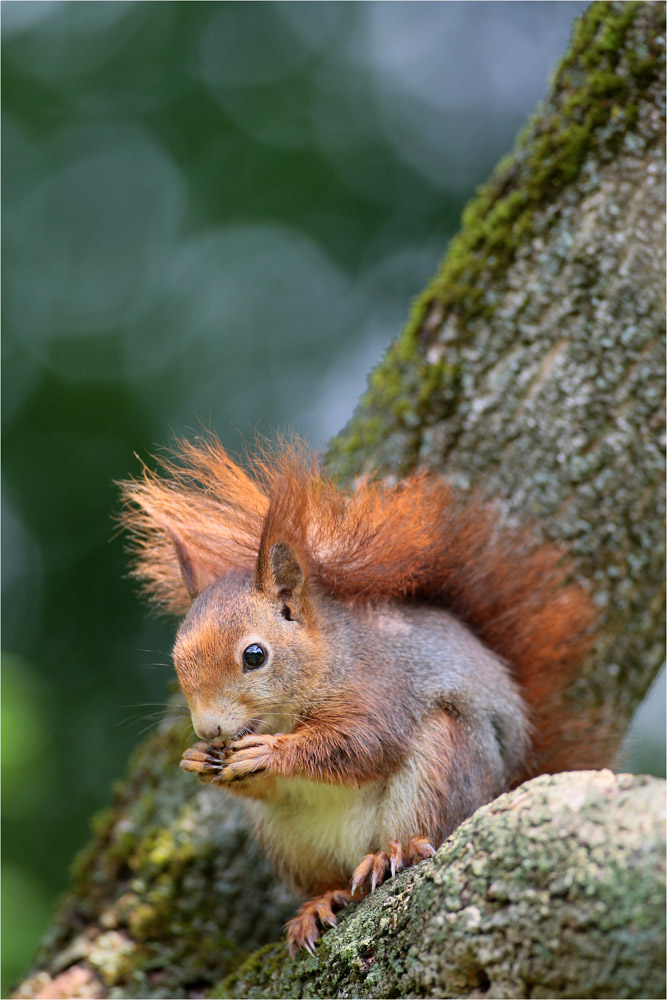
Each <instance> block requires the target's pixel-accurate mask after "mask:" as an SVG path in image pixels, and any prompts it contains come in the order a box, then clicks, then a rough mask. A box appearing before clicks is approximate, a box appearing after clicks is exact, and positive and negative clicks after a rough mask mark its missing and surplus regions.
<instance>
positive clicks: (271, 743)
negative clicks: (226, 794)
mask: <svg viewBox="0 0 667 1000" xmlns="http://www.w3.org/2000/svg"><path fill="white" fill-rule="evenodd" d="M287 740H288V737H287V736H285V735H284V734H283V733H276V734H275V735H274V736H272V735H270V734H269V733H261V734H260V733H251V734H250V735H249V736H242V737H241V738H240V739H238V740H234V742H233V743H230V744H229V746H228V747H227V748H226V752H225V766H224V769H223V771H222V774H221V775H220V783H221V784H222V783H224V784H228V783H230V782H232V781H241V780H243V779H244V778H249V777H252V776H253V775H255V774H262V773H267V772H273V773H274V774H276V773H278V771H279V769H280V770H281V771H282V770H283V769H282V768H279V764H280V761H281V751H282V750H283V748H284V746H285V744H286V742H287Z"/></svg>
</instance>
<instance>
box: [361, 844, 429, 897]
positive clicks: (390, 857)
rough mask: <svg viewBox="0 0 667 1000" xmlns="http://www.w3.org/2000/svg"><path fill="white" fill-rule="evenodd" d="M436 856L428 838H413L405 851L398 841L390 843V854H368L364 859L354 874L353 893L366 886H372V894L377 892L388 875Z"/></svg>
mask: <svg viewBox="0 0 667 1000" xmlns="http://www.w3.org/2000/svg"><path fill="white" fill-rule="evenodd" d="M434 854H435V848H434V847H433V845H432V844H430V843H429V841H428V839H427V838H426V837H412V838H411V840H409V841H408V843H407V845H406V847H405V850H404V849H403V847H402V846H401V844H400V843H399V842H398V841H397V840H390V841H389V854H387V853H386V851H376V853H375V854H367V855H366V856H365V857H363V858H362V859H361V861H360V863H359V864H358V865H357V867H356V868H355V869H354V871H353V873H352V884H351V890H352V892H356V891H357V890H358V889H360V888H363V887H364V886H370V890H371V892H375V889H376V887H377V886H378V885H381V884H382V883H383V882H384V880H385V878H386V877H387V873H388V872H391V875H392V877H393V876H394V875H395V874H396V873H397V872H400V871H402V870H403V869H404V868H410V867H412V865H416V864H418V863H419V862H420V861H424V860H425V859H426V858H431V857H433V855H434Z"/></svg>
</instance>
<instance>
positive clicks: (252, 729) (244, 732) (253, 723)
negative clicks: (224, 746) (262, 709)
mask: <svg viewBox="0 0 667 1000" xmlns="http://www.w3.org/2000/svg"><path fill="white" fill-rule="evenodd" d="M263 721H264V720H263V719H251V720H250V722H248V723H246V725H245V726H244V727H243V729H239V731H238V733H234V735H233V736H232V738H231V740H230V743H235V742H236V740H240V739H242V738H243V737H244V736H252V734H253V733H256V732H257V730H258V729H259V727H260V726H261V724H262V722H263Z"/></svg>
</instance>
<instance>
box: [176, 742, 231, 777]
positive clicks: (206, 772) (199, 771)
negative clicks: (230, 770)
mask: <svg viewBox="0 0 667 1000" xmlns="http://www.w3.org/2000/svg"><path fill="white" fill-rule="evenodd" d="M224 753H225V748H224V747H218V746H215V745H214V744H213V743H204V742H203V741H200V742H199V743H195V745H194V746H193V747H188V749H187V750H186V751H185V753H184V754H183V759H182V760H181V763H180V765H179V766H180V768H181V771H194V773H195V774H196V775H197V779H198V780H199V781H202V782H204V784H206V783H207V782H209V781H213V780H214V779H215V778H219V777H220V775H221V773H222V769H223V767H224Z"/></svg>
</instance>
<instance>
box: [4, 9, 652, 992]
mask: <svg viewBox="0 0 667 1000" xmlns="http://www.w3.org/2000/svg"><path fill="white" fill-rule="evenodd" d="M663 148H664V5H663V4H658V3H655V4H654V3H639V4H636V3H601V2H597V3H594V4H592V6H591V8H589V10H588V12H587V13H586V14H585V15H584V17H583V18H582V19H581V20H580V21H579V22H578V24H577V26H576V28H575V32H574V35H573V40H572V44H571V47H570V50H569V52H568V53H567V55H566V56H565V59H564V61H563V63H562V65H561V67H560V69H559V71H558V73H557V75H556V78H555V81H554V85H553V88H552V92H551V94H550V96H549V98H548V99H547V101H546V102H545V104H544V106H543V107H542V108H541V109H539V110H538V112H537V113H536V115H535V116H534V117H533V119H531V121H530V122H529V124H528V126H527V127H526V130H525V132H524V133H523V135H522V136H521V137H520V139H519V141H518V144H517V147H516V149H515V151H514V152H513V153H512V155H511V156H510V157H508V158H507V160H506V161H504V162H503V163H502V164H501V165H500V166H499V168H498V170H497V172H496V174H495V175H494V176H493V177H492V179H491V180H490V182H489V184H488V185H487V186H486V187H485V188H484V189H483V190H482V191H481V192H480V193H479V195H478V197H477V199H476V200H475V201H474V202H473V203H472V204H471V205H470V207H469V208H468V210H467V211H466V214H465V216H464V220H463V227H462V230H461V233H460V235H459V236H458V237H457V238H456V239H455V240H454V241H453V243H452V245H451V247H450V249H449V252H448V256H447V257H446V259H445V261H444V262H443V265H442V268H441V270H440V272H439V274H438V275H437V276H436V277H435V279H434V280H433V282H432V284H431V286H430V287H429V288H428V289H427V290H426V292H425V293H424V295H423V296H422V297H421V298H420V300H419V301H418V302H417V303H416V304H415V307H414V310H413V313H412V316H411V319H410V322H409V324H408V327H407V329H406V331H405V333H404V334H403V335H402V337H401V338H400V339H399V340H398V341H397V342H396V343H395V344H394V345H393V346H392V348H391V349H390V351H389V352H388V354H387V356H386V358H385V359H384V361H383V362H382V364H381V365H380V366H379V367H378V368H377V369H376V371H375V372H374V373H373V375H372V376H371V380H370V385H369V390H368V393H367V395H366V396H365V398H364V399H363V401H362V403H361V404H360V407H359V409H358V411H357V413H356V414H355V416H354V418H353V420H352V422H351V423H350V425H349V427H348V428H347V429H346V430H345V431H344V432H343V433H342V434H341V435H340V436H339V437H338V438H337V439H336V440H335V441H334V443H333V445H332V447H331V450H330V454H329V457H328V461H329V464H330V466H331V467H332V468H334V469H336V470H337V471H338V472H339V473H340V475H341V476H343V477H351V476H353V475H356V474H358V473H359V472H361V471H363V470H364V469H367V468H369V467H370V468H373V469H374V470H376V471H378V472H380V473H382V474H386V475H397V474H400V473H402V472H405V471H406V470H408V469H410V468H412V467H413V466H414V465H415V464H417V463H423V464H426V465H428V466H430V467H432V468H435V469H438V470H439V471H441V472H445V473H446V474H447V475H448V476H450V477H451V478H452V479H453V480H454V481H456V482H459V483H461V484H462V485H464V486H465V485H466V484H468V483H474V484H476V485H480V484H481V485H483V486H484V487H485V488H488V491H489V493H492V494H493V495H495V496H499V497H500V498H502V499H503V500H504V501H505V502H506V503H507V506H508V508H509V509H510V510H512V511H513V512H515V513H516V514H517V516H520V517H526V516H529V517H530V518H531V519H532V520H534V521H535V520H536V521H537V522H538V523H539V524H540V525H541V526H542V527H543V529H544V531H545V533H547V534H549V535H550V536H551V537H553V538H555V539H558V540H561V541H563V542H565V543H566V544H567V545H568V546H569V547H570V548H571V550H572V551H573V553H574V554H575V556H576V557H577V559H578V564H579V568H580V573H581V576H582V578H583V579H584V580H586V581H588V582H589V584H590V585H591V587H592V588H593V591H594V593H595V597H596V600H597V601H598V603H599V605H600V607H601V609H602V612H603V627H602V632H601V640H600V643H599V646H598V649H597V651H596V654H595V655H594V656H593V657H592V658H591V660H590V663H589V664H588V665H587V667H586V669H585V671H584V672H583V674H582V676H581V678H580V679H579V681H578V683H577V685H576V686H575V687H574V688H573V690H572V692H571V704H572V709H573V712H575V711H576V712H582V711H596V712H602V713H609V714H610V715H611V716H612V717H614V718H616V719H617V720H618V721H619V724H621V725H624V724H625V723H627V722H628V721H629V719H630V717H631V714H632V712H633V710H634V708H635V707H636V706H637V704H638V703H639V701H640V700H641V698H642V697H643V695H644V693H645V692H646V690H647V688H648V686H649V684H650V681H651V679H652V678H653V676H654V673H655V671H656V669H657V666H658V664H659V662H660V660H661V658H662V637H663V632H662V624H661V619H660V612H661V609H662V607H663V595H662V587H663V579H664V576H663V571H662V561H661V551H662V524H663V514H662V491H661V487H662V482H663V452H662V442H661V431H662V423H661V421H662V410H661V398H662V391H663V352H662V333H663V309H664V300H663V279H664V261H663V253H664V245H665V240H664V200H663V191H664V178H663V174H664V157H663ZM185 744H186V737H185V735H184V732H183V730H182V729H181V728H180V727H179V726H176V725H172V726H165V727H164V728H163V729H162V730H161V731H160V732H159V733H158V734H157V735H156V736H153V737H152V738H151V739H149V740H148V741H147V742H146V743H145V744H144V745H143V746H142V747H141V748H140V750H139V751H138V753H137V755H136V756H135V759H134V760H133V761H132V762H131V764H130V768H129V772H128V777H127V779H126V781H125V783H124V784H123V785H122V786H121V787H120V788H119V789H118V791H117V794H116V798H115V801H114V803H113V805H112V806H111V808H110V809H109V811H108V812H107V813H106V814H104V815H103V816H102V817H100V818H99V819H98V820H97V822H96V827H95V837H94V840H93V842H92V843H91V845H90V847H89V848H88V850H87V851H86V852H85V854H84V855H83V857H81V858H80V859H79V861H78V863H77V866H76V870H75V874H74V880H73V886H72V889H71V891H70V892H69V894H68V895H67V896H66V898H65V899H64V901H63V903H62V906H61V908H60V911H59V912H58V914H57V915H56V918H55V920H54V924H53V928H52V929H51V931H50V932H49V934H48V935H47V938H46V940H45V941H44V943H43V947H42V949H41V951H40V954H39V955H38V956H37V959H36V962H35V965H34V967H33V970H32V973H31V975H30V976H29V978H27V979H26V981H25V982H24V983H22V984H21V986H20V987H19V989H18V992H17V994H16V995H17V996H20V997H35V996H42V997H65V996H93V997H105V996H113V997H135V998H136V997H199V996H205V995H211V996H225V995H234V996H322V995H326V996H362V995H364V996H400V995H403V996H448V997H449V996H461V997H464V996H484V995H488V996H498V997H500V996H517V997H524V996H526V997H527V996H531V997H545V996H559V997H560V996H563V997H565V996H577V997H588V996H590V997H593V996H596V997H597V996H600V997H602V996H616V997H621V996H628V997H629V996H634V997H639V996H657V995H661V992H662V991H663V990H664V984H663V983H662V969H663V966H664V963H663V961H662V954H661V951H662V945H663V941H664V938H662V937H661V936H660V935H658V936H656V934H655V927H656V925H657V924H659V921H660V915H659V914H658V913H657V911H656V900H658V907H657V909H658V910H660V912H661V913H663V912H664V911H663V910H662V906H661V903H660V900H661V899H664V896H660V897H659V898H658V896H659V894H660V892H661V891H662V890H661V889H660V883H659V881H658V880H657V875H656V873H657V871H658V868H659V864H658V862H659V860H660V858H661V857H662V854H661V852H660V850H658V851H657V854H656V847H655V844H656V837H657V836H658V833H656V828H655V826H651V827H650V828H649V819H648V817H649V815H654V816H655V812H654V809H653V805H652V803H653V796H654V795H656V794H657V791H656V790H657V788H658V787H659V786H660V783H659V782H655V781H653V780H644V779H630V778H623V777H622V778H619V779H615V778H613V777H612V776H611V775H609V774H606V773H604V772H603V773H601V774H588V773H581V774H578V775H564V776H560V777H557V778H542V779H537V781H535V782H532V783H530V785H529V786H525V787H524V788H523V789H520V790H518V791H517V792H515V793H512V795H511V796H509V797H503V799H500V800H498V801H497V802H496V803H493V804H491V805H490V806H487V807H485V809H482V810H480V811H479V812H478V813H476V814H475V816H474V817H472V819H471V820H469V821H468V822H467V823H466V824H464V826H463V827H461V828H460V829H459V830H458V831H457V832H456V833H455V834H454V835H453V837H452V838H450V840H449V841H448V842H447V843H446V844H445V845H443V847H442V848H441V851H440V852H439V854H438V858H437V862H436V863H435V864H433V865H432V866H430V867H429V865H428V864H426V865H424V866H421V867H420V868H419V869H417V870H415V871H413V872H408V873H404V874H403V875H401V876H400V878H398V879H397V880H396V881H395V882H394V883H393V884H392V885H390V886H387V887H385V888H384V889H382V890H381V891H378V892H377V893H376V894H375V895H374V897H373V898H372V899H369V900H368V901H365V902H364V903H363V904H361V905H360V906H359V907H358V908H356V909H355V910H354V911H353V912H350V913H349V915H347V916H346V917H345V918H344V921H343V925H342V927H341V929H340V930H338V931H335V932H330V933H329V934H327V935H325V937H324V938H323V943H322V945H321V946H320V948H319V951H318V958H317V960H314V959H311V958H310V957H309V956H305V957H300V958H298V959H297V960H296V961H295V962H291V961H290V960H289V959H288V958H287V953H286V951H285V949H284V946H283V945H282V944H274V945H269V946H268V948H267V950H265V951H264V952H260V953H259V954H258V955H255V956H254V957H253V958H251V959H250V960H249V963H248V964H247V965H245V966H243V968H242V969H240V966H241V962H242V961H243V959H244V957H245V956H247V954H248V952H252V951H254V949H256V948H258V947H259V946H261V945H263V944H267V943H268V942H271V941H276V940H277V939H278V938H279V936H280V928H281V925H282V923H283V921H284V920H285V918H286V917H287V916H288V915H290V913H291V911H292V910H293V907H294V905H295V904H294V901H293V900H291V899H290V898H289V895H288V893H287V892H286V891H285V890H284V889H283V888H282V887H281V886H280V885H279V884H277V883H276V882H275V881H274V879H273V878H272V876H271V875H270V873H269V871H268V868H267V866H266V863H265V862H264V860H263V859H262V858H261V856H260V854H259V852H258V850H257V848H256V846H255V845H254V844H253V842H252V841H251V839H250V838H249V837H248V835H247V833H246V827H245V824H244V822H243V820H242V817H241V811H240V810H239V808H238V806H237V803H235V802H233V801H232V800H231V799H229V798H227V797H225V796H224V795H223V794H221V793H220V792H218V791H217V790H215V789H207V788H202V787H201V786H198V785H197V784H196V783H194V782H190V781H188V780H187V779H186V778H185V777H184V776H183V775H182V774H181V773H180V772H179V770H178V767H177V763H178V759H179V757H180V754H181V752H182V750H183V748H184V746H185ZM645 817H646V819H645ZM658 825H659V824H658ZM239 969H240V971H239ZM235 970H237V971H235ZM224 976H229V977H230V978H228V979H227V980H226V982H225V983H224V984H222V985H221V983H220V981H221V979H222V977H224ZM215 984H218V985H217V986H216V985H215ZM309 991H310V992H309Z"/></svg>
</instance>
